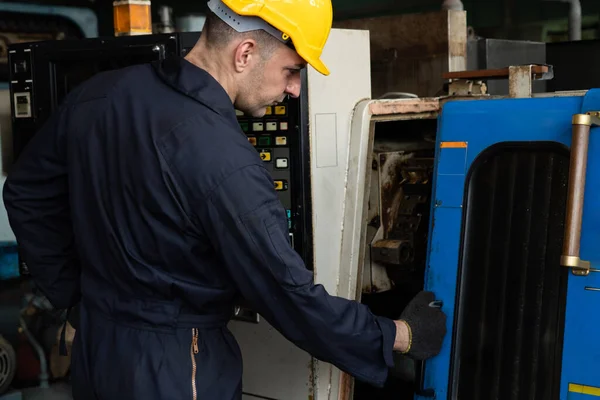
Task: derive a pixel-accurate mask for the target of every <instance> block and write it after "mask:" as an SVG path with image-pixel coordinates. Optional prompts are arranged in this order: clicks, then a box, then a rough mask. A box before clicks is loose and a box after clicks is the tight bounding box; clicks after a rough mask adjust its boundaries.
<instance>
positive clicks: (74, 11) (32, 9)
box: [0, 2, 98, 38]
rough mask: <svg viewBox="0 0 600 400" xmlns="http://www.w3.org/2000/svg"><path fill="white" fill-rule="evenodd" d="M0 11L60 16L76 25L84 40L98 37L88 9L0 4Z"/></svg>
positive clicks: (96, 20) (92, 14)
mask: <svg viewBox="0 0 600 400" xmlns="http://www.w3.org/2000/svg"><path fill="white" fill-rule="evenodd" d="M0 11H11V12H18V13H28V14H42V15H57V16H62V17H64V18H67V19H69V20H71V21H72V22H73V23H74V24H75V25H77V27H78V28H79V29H80V30H81V32H83V34H84V36H85V37H86V38H91V37H98V18H97V17H96V13H94V12H93V11H92V10H90V9H89V8H80V7H64V6H47V5H38V4H27V3H10V2H0Z"/></svg>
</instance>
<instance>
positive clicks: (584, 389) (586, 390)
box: [569, 383, 600, 397]
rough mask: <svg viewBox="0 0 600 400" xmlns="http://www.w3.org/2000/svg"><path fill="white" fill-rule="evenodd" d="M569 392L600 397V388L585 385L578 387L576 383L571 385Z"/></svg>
mask: <svg viewBox="0 0 600 400" xmlns="http://www.w3.org/2000/svg"><path fill="white" fill-rule="evenodd" d="M569 392H573V393H581V394H587V395H590V396H597V397H600V388H596V387H592V386H585V385H576V384H574V383H569Z"/></svg>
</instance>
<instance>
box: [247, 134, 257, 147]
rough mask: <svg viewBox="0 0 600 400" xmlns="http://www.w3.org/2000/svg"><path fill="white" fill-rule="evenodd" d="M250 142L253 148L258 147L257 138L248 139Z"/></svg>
mask: <svg viewBox="0 0 600 400" xmlns="http://www.w3.org/2000/svg"><path fill="white" fill-rule="evenodd" d="M248 141H249V142H250V144H251V145H252V146H256V138H255V137H254V136H250V137H248Z"/></svg>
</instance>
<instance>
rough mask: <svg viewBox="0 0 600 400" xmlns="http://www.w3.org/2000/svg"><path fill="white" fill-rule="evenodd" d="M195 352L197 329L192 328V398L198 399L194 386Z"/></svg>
mask: <svg viewBox="0 0 600 400" xmlns="http://www.w3.org/2000/svg"><path fill="white" fill-rule="evenodd" d="M196 354H198V329H196V328H193V329H192V345H191V346H190V356H191V357H192V399H193V400H198V389H197V388H196V356H195V355H196Z"/></svg>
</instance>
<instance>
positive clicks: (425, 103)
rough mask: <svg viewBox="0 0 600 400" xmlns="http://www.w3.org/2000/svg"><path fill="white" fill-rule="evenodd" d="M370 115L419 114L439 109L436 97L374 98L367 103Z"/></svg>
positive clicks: (438, 101)
mask: <svg viewBox="0 0 600 400" xmlns="http://www.w3.org/2000/svg"><path fill="white" fill-rule="evenodd" d="M369 108H370V111H371V114H372V115H390V114H419V113H427V112H437V111H439V110H440V100H439V99H438V98H436V97H425V98H421V99H398V100H375V101H373V102H372V103H371V104H370V105H369Z"/></svg>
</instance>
